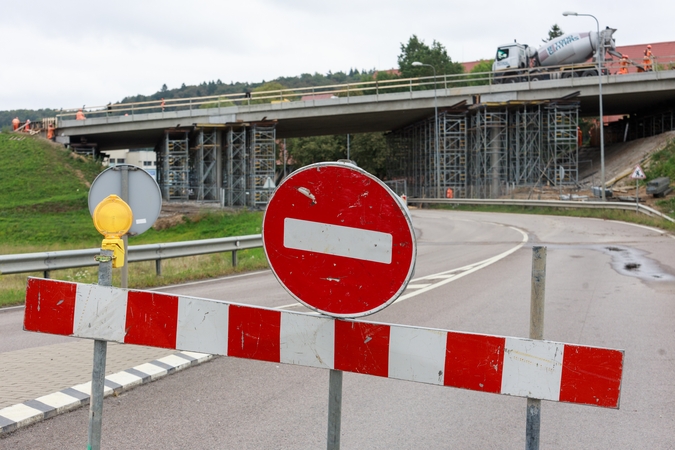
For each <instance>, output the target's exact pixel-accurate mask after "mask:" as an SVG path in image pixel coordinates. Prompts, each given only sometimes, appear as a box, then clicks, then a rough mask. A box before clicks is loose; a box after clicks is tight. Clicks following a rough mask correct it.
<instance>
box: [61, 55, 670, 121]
mask: <svg viewBox="0 0 675 450" xmlns="http://www.w3.org/2000/svg"><path fill="white" fill-rule="evenodd" d="M654 58H655V62H654V70H655V71H657V72H658V71H663V70H673V69H675V55H674V56H661V57H659V58H658V60H657V59H656V57H654ZM635 64H638V61H636V62H635ZM588 65H589V64H588V63H582V64H576V65H574V64H571V65H566V66H564V67H568V68H574V67H575V66H577V67H587V66H588ZM561 67H563V66H550V67H547V68H546V69H547V70H548V72H549V73H554V72H555V71H556V69H559V68H561ZM604 67H605V69H607V70H608V71H609V72H610V74H616V73H617V72H618V70H619V67H620V64H619V61H618V60H613V61H606V63H605V65H604ZM631 67H632V66H631ZM538 78H540V77H539V76H537V75H536V74H532V75H530V74H527V73H521V74H518V75H513V76H501V75H500V78H499V80H497V81H498V82H501V83H509V82H516V83H519V82H523V83H525V82H528V83H537V82H538V81H537V80H538ZM493 84H500V83H497V82H495V78H494V73H493V72H476V73H461V74H451V75H448V74H438V76H436V77H434V76H426V77H417V78H394V79H389V80H372V81H359V82H356V83H345V84H333V85H327V86H314V87H303V88H289V89H280V90H272V91H251V92H241V93H236V94H221V95H210V96H202V97H189V98H163V99H159V100H150V101H144V102H129V103H110V104H107V105H99V106H89V107H86V106H85V107H82V108H69V109H63V110H61V112H60V113H59V114H57V119H58V120H72V119H75V118H76V115H77V112H78V110H80V109H82V110H83V113H84V114H85V116H86V117H87V118H92V117H106V116H125V115H128V116H134V115H135V114H146V113H156V112H165V111H185V110H189V111H192V110H195V109H196V110H198V109H203V108H219V109H220V108H225V107H228V106H242V105H255V104H263V103H281V104H283V103H287V102H295V101H312V100H326V96H327V95H330V96H331V98H335V99H337V98H340V97H347V98H349V97H354V96H362V95H375V96H378V95H379V94H386V93H393V92H411V93H412V92H413V91H423V90H433V89H437V90H438V91H441V90H442V91H444V94H443V95H446V94H447V92H445V91H447V90H448V89H452V88H461V87H466V86H480V85H493ZM317 96H320V98H319V97H317Z"/></svg>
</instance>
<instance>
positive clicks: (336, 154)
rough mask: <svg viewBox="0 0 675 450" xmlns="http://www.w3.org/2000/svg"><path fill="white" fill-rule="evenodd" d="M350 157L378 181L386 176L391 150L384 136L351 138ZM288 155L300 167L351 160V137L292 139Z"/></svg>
mask: <svg viewBox="0 0 675 450" xmlns="http://www.w3.org/2000/svg"><path fill="white" fill-rule="evenodd" d="M349 144H350V145H349V157H350V159H351V160H352V161H354V162H355V163H356V164H357V165H358V166H359V167H361V168H362V169H364V170H365V171H367V172H369V173H372V174H373V175H375V176H376V177H379V178H384V177H385V176H386V161H387V156H388V155H389V147H388V146H387V143H386V140H385V138H384V135H383V134H382V133H358V134H352V135H350V142H349ZM286 145H287V148H288V153H289V155H290V156H291V157H292V158H293V161H294V164H295V165H296V166H297V167H303V166H306V165H308V164H313V163H316V162H324V161H337V160H338V159H344V158H347V135H345V134H338V135H332V136H314V137H302V138H292V139H288V140H287V142H286Z"/></svg>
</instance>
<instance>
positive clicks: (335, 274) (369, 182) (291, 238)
mask: <svg viewBox="0 0 675 450" xmlns="http://www.w3.org/2000/svg"><path fill="white" fill-rule="evenodd" d="M262 235H263V247H264V249H265V254H266V255H267V259H268V260H269V263H270V266H271V267H272V271H273V272H274V275H275V276H276V277H277V279H278V280H279V282H280V283H281V284H282V285H283V286H284V288H286V290H287V291H288V292H290V293H291V295H293V296H294V297H295V298H296V299H297V300H298V301H300V302H301V303H303V304H304V305H306V306H307V307H309V308H312V309H314V310H316V311H319V312H321V313H324V314H328V315H331V316H335V317H359V316H365V315H368V314H372V313H374V312H376V311H379V310H381V309H383V308H385V307H386V306H387V305H389V304H390V303H392V302H393V301H394V300H396V298H397V297H398V296H399V295H400V294H401V293H402V292H403V290H404V289H405V287H406V285H407V284H408V281H409V280H410V278H411V277H412V273H413V269H414V266H415V257H416V253H417V252H416V244H415V234H414V230H413V227H412V222H411V220H410V216H409V214H408V211H407V209H406V207H405V206H404V205H403V204H402V202H401V200H400V199H399V198H398V197H397V196H396V194H394V193H393V192H392V191H391V190H390V189H389V188H388V187H387V186H386V185H385V184H384V183H382V182H381V181H380V180H378V179H377V178H375V177H374V176H372V175H370V174H369V173H368V172H366V171H364V170H362V169H360V168H358V167H356V166H354V165H353V164H349V163H342V162H336V163H332V162H331V163H318V164H312V165H310V166H307V167H304V168H302V169H300V170H297V171H296V172H294V173H293V174H291V175H290V176H289V177H288V178H286V179H285V180H284V182H283V183H281V184H280V185H279V187H278V188H277V190H276V192H275V193H274V195H273V196H272V198H271V199H270V201H269V203H268V205H267V210H266V211H265V217H264V218H263V227H262Z"/></svg>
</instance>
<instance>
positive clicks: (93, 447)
mask: <svg viewBox="0 0 675 450" xmlns="http://www.w3.org/2000/svg"><path fill="white" fill-rule="evenodd" d="M112 257H113V252H112V250H101V255H100V256H98V257H97V258H96V259H97V260H98V262H99V265H98V285H99V286H112ZM107 352H108V342H107V341H100V340H98V339H96V340H95V341H94V365H93V369H92V372H91V401H90V402H89V434H88V444H87V449H88V450H99V449H100V448H101V426H102V424H103V390H104V388H105V362H106V356H107Z"/></svg>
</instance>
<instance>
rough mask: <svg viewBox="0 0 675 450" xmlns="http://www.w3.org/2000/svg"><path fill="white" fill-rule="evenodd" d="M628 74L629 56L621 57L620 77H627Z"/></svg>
mask: <svg viewBox="0 0 675 450" xmlns="http://www.w3.org/2000/svg"><path fill="white" fill-rule="evenodd" d="M627 73H628V55H621V61H619V75H626V74H627Z"/></svg>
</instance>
